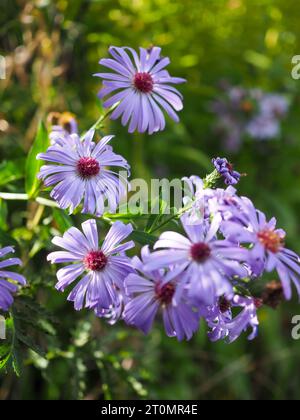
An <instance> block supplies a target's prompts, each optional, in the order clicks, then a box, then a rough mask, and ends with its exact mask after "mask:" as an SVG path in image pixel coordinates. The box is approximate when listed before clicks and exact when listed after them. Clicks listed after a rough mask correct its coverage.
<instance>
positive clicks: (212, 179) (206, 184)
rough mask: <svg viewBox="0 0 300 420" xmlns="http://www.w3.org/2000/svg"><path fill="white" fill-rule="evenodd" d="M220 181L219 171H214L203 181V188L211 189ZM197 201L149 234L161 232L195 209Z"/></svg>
mask: <svg viewBox="0 0 300 420" xmlns="http://www.w3.org/2000/svg"><path fill="white" fill-rule="evenodd" d="M218 179H220V174H219V172H218V171H217V170H214V171H213V172H212V173H210V174H209V175H207V176H206V178H205V179H204V181H203V188H204V189H207V188H211V187H213V186H214V185H215V183H216V182H217V181H218ZM194 203H195V201H192V202H191V203H190V204H188V205H187V206H186V207H183V208H182V209H181V210H179V211H178V212H177V213H175V214H173V215H172V216H171V217H169V218H168V219H166V220H165V221H164V222H162V223H161V224H160V225H158V226H156V227H155V228H154V229H152V230H151V231H150V232H149V233H154V232H156V231H157V230H160V229H161V228H162V227H163V226H165V225H167V224H168V223H170V222H172V221H173V220H175V219H179V218H180V216H182V215H183V214H184V213H185V212H186V211H188V210H190V209H191V208H192V207H193V204H194Z"/></svg>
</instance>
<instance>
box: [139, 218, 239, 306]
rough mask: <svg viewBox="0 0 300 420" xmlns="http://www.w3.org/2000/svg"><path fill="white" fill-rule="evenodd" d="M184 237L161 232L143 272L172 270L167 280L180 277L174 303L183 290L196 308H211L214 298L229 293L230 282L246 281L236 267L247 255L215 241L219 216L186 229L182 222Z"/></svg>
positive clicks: (229, 245) (183, 219)
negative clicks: (205, 306) (236, 277)
mask: <svg viewBox="0 0 300 420" xmlns="http://www.w3.org/2000/svg"><path fill="white" fill-rule="evenodd" d="M182 222H183V228H184V230H185V232H186V234H187V237H186V236H184V235H181V234H179V233H176V232H164V233H163V234H162V235H161V236H160V238H159V240H158V241H157V242H156V244H155V246H154V249H156V250H158V251H156V252H154V253H153V254H151V256H150V258H149V261H148V262H147V263H146V265H145V269H146V270H156V269H161V268H168V267H172V266H174V267H175V268H174V270H173V272H172V271H171V272H170V273H169V274H168V278H171V277H172V276H174V275H175V274H176V275H180V276H181V282H180V287H178V289H177V291H176V294H175V300H177V298H179V297H180V294H181V293H182V291H183V289H184V288H188V295H189V297H190V298H191V299H192V300H193V302H195V303H196V304H197V305H201V304H203V305H212V304H213V303H214V302H215V299H216V298H217V297H220V296H222V295H224V294H225V295H230V294H231V293H232V290H233V288H232V283H231V279H232V278H233V277H234V276H238V277H240V278H243V277H246V276H247V272H246V269H245V268H244V267H243V266H242V265H241V264H240V262H242V261H245V260H246V258H247V251H246V250H245V249H242V248H240V247H238V246H237V245H235V244H233V243H231V242H228V241H224V240H222V239H218V237H217V233H218V231H219V228H220V225H221V222H222V219H221V216H220V215H217V216H215V217H214V219H213V221H212V222H209V221H203V223H202V224H197V225H189V224H187V223H185V218H184V217H183V218H182Z"/></svg>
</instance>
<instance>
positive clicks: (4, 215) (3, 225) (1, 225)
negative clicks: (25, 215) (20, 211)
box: [0, 198, 7, 230]
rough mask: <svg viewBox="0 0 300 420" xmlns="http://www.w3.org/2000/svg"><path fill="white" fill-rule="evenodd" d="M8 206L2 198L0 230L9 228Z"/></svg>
mask: <svg viewBox="0 0 300 420" xmlns="http://www.w3.org/2000/svg"><path fill="white" fill-rule="evenodd" d="M6 220H7V204H6V201H4V200H2V198H0V229H3V230H5V229H6V228H7V223H6Z"/></svg>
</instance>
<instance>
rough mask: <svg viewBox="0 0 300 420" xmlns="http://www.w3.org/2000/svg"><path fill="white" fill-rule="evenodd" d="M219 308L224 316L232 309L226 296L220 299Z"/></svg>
mask: <svg viewBox="0 0 300 420" xmlns="http://www.w3.org/2000/svg"><path fill="white" fill-rule="evenodd" d="M219 308H220V311H221V312H222V314H225V312H227V311H229V309H230V308H231V304H230V302H229V300H227V299H226V297H225V296H221V297H220V299H219Z"/></svg>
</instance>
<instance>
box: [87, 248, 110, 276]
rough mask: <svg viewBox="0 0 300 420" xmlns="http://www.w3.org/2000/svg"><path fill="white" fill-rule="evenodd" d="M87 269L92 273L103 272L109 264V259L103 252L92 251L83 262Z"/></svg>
mask: <svg viewBox="0 0 300 420" xmlns="http://www.w3.org/2000/svg"><path fill="white" fill-rule="evenodd" d="M83 263H84V265H85V268H86V269H87V270H91V271H101V270H103V268H105V266H106V264H107V257H106V256H105V255H104V253H103V252H102V251H91V252H89V253H88V254H87V256H86V257H85V259H84V261H83Z"/></svg>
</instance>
